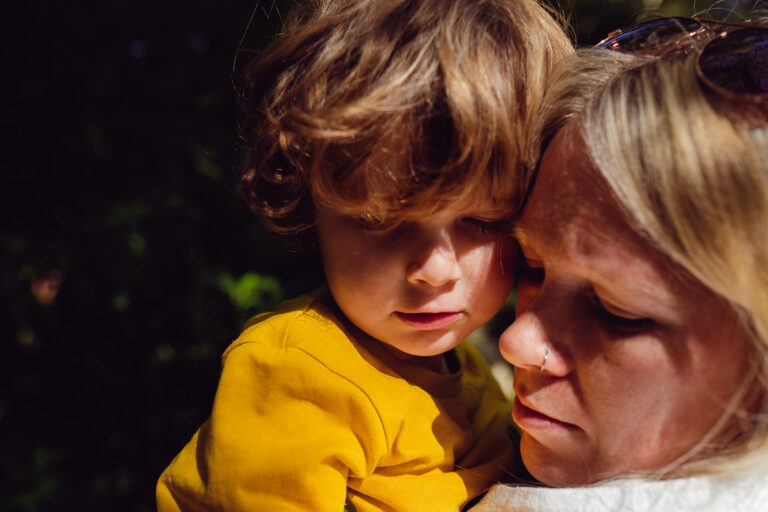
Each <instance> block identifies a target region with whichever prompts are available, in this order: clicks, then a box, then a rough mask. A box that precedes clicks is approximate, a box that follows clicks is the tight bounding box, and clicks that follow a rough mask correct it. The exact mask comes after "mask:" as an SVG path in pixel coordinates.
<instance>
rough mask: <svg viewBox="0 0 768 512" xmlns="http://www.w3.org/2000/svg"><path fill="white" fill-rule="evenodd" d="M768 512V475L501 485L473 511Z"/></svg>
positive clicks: (492, 489)
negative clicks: (563, 485)
mask: <svg viewBox="0 0 768 512" xmlns="http://www.w3.org/2000/svg"><path fill="white" fill-rule="evenodd" d="M618 511H620V512H656V511H658V512H768V475H761V476H750V477H746V478H745V477H741V478H738V479H724V478H708V477H695V478H678V479H672V480H656V481H651V480H640V479H626V480H616V481H611V482H603V483H601V484H597V485H594V486H590V487H568V488H558V489H555V488H549V487H518V486H509V485H500V484H497V485H495V486H493V487H492V488H491V489H490V490H489V491H488V493H487V494H486V495H485V497H483V499H482V500H481V501H480V502H479V503H478V504H477V505H475V506H474V507H472V508H471V509H470V512H618Z"/></svg>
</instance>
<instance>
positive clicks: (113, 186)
mask: <svg viewBox="0 0 768 512" xmlns="http://www.w3.org/2000/svg"><path fill="white" fill-rule="evenodd" d="M289 3H290V2H289V1H287V0H284V1H278V0H266V1H261V2H257V3H256V4H255V5H254V2H253V0H249V1H244V0H218V1H216V2H213V1H211V0H194V1H184V2H182V1H180V0H166V1H163V2H149V1H146V0H136V1H133V2H117V1H115V0H102V1H101V2H64V1H63V0H51V1H49V2H45V3H34V2H27V3H19V4H16V5H15V8H14V10H13V12H12V13H10V12H9V13H6V23H5V27H4V30H3V32H2V36H1V37H2V42H3V51H2V60H3V66H2V67H3V70H4V72H5V76H6V83H7V84H9V85H8V92H7V93H6V94H5V95H4V100H5V107H4V113H5V116H4V117H5V119H6V127H7V128H6V136H5V150H4V151H3V158H4V162H3V185H2V187H0V194H2V201H0V209H1V210H0V213H2V219H3V220H2V224H0V226H2V228H1V230H0V303H1V304H2V308H1V309H0V334H2V337H1V338H0V343H2V349H1V350H2V352H0V434H1V435H0V510H3V511H7V512H14V511H27V512H32V511H59V510H61V511H64V510H66V511H70V510H99V511H103V512H107V511H118V510H120V511H136V512H138V511H149V510H152V509H154V483H155V480H156V478H157V476H158V475H159V473H160V472H161V471H162V469H163V468H164V467H165V465H166V464H167V463H168V462H169V461H170V459H171V458H172V457H173V455H174V454H175V453H176V452H178V450H179V449H180V448H181V447H182V445H183V444H184V443H185V442H186V441H187V439H188V438H189V437H190V436H191V435H192V433H193V432H194V430H195V429H196V427H197V426H198V425H199V424H200V423H201V422H202V421H204V419H205V418H206V416H207V415H208V411H209V410H210V406H211V402H212V398H213V394H214V391H215V386H216V379H217V376H218V371H219V355H220V354H221V352H222V351H223V349H224V348H225V347H226V345H227V344H228V343H229V342H230V340H232V339H233V338H234V337H235V336H236V335H237V333H238V330H239V328H240V326H241V324H242V322H243V320H244V319H245V318H246V317H247V316H248V315H250V314H253V313H255V312H258V311H264V310H268V309H270V308H272V307H274V305H275V304H276V303H277V302H278V301H279V300H280V299H281V298H283V297H290V296H293V295H296V294H298V293H301V292H304V291H309V290H312V289H313V288H315V287H317V286H318V285H319V284H320V283H321V281H322V278H321V271H320V267H319V265H318V262H317V258H316V257H315V255H314V254H313V253H312V252H311V251H310V252H308V253H301V254H299V253H294V252H291V251H287V250H285V249H283V248H282V246H281V244H280V243H279V242H278V241H277V240H276V239H275V238H274V237H272V236H270V235H269V234H267V233H266V232H265V231H264V230H263V229H262V228H260V227H259V226H258V224H257V222H256V221H255V220H254V218H253V217H252V216H251V215H250V214H249V212H248V211H247V209H246V208H245V207H244V206H243V204H242V202H241V201H240V199H239V198H238V197H237V183H238V167H239V161H240V158H241V155H240V150H241V148H240V142H239V140H238V138H237V127H236V121H235V115H234V112H235V109H234V104H233V95H232V83H231V76H232V66H233V61H234V60H235V59H234V58H235V55H236V54H237V49H238V47H239V45H240V43H241V38H242V39H243V46H244V47H245V48H258V47H260V46H263V45H264V44H265V43H266V42H268V41H269V40H270V38H271V37H272V36H273V35H274V34H275V33H276V31H277V30H278V29H279V25H280V20H281V16H282V13H284V12H285V10H286V5H288V4H289ZM707 5H708V4H707ZM721 5H725V6H727V5H730V4H721ZM561 7H562V8H563V9H564V10H566V11H569V12H570V13H571V14H570V19H571V20H572V23H573V25H574V26H575V28H576V31H577V34H578V41H579V42H581V43H583V44H588V43H593V42H595V41H596V40H598V39H600V38H601V37H602V36H603V35H604V34H605V33H607V32H608V31H609V30H611V29H613V28H616V27H618V26H624V25H628V24H630V23H632V22H633V21H634V20H635V19H636V18H637V17H638V15H640V14H641V13H642V12H643V10H644V9H646V8H649V7H650V8H652V9H656V10H661V11H663V12H667V13H686V14H687V13H692V12H693V11H694V8H693V7H692V3H691V2H690V1H687V0H685V1H684V0H679V1H674V0H668V1H664V2H660V1H647V0H646V1H641V0H631V1H620V0H607V1H606V0H579V1H576V0H574V1H572V2H568V3H565V4H561ZM704 7H705V5H701V4H697V5H696V8H697V9H701V8H704ZM251 18H252V21H251V23H250V25H249V23H248V22H249V19H251ZM248 25H249V26H248ZM246 26H248V30H247V31H246V30H245V29H246ZM243 34H245V36H243ZM247 57H248V54H247V53H243V52H241V56H240V58H239V59H238V62H237V66H238V67H239V66H241V65H242V63H243V62H244V61H245V60H247Z"/></svg>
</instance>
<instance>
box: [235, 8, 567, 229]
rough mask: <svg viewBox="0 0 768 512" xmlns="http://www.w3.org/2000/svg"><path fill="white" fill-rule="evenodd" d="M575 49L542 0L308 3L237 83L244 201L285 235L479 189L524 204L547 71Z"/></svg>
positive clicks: (439, 203)
mask: <svg viewBox="0 0 768 512" xmlns="http://www.w3.org/2000/svg"><path fill="white" fill-rule="evenodd" d="M571 52H572V47H571V44H570V42H569V40H568V38H567V36H566V35H565V33H564V31H563V29H562V28H561V27H560V25H559V24H558V23H557V21H556V20H555V19H554V18H553V16H552V15H551V14H550V13H549V12H548V11H547V10H545V9H544V8H543V7H542V6H540V5H539V4H538V3H536V1H534V0H456V1H445V0H314V1H308V2H305V3H303V4H301V5H299V6H298V7H296V8H295V9H294V11H293V12H292V15H291V17H290V18H289V20H288V22H287V23H286V25H285V27H284V30H283V32H282V34H281V35H280V36H279V37H278V38H277V39H276V41H275V42H274V43H273V44H272V45H270V46H269V47H268V48H267V49H266V50H264V51H263V52H262V53H261V54H260V55H259V56H257V57H256V58H255V59H254V60H253V61H252V62H251V63H250V65H249V66H248V68H247V69H246V71H245V73H244V74H243V76H242V78H241V79H240V82H239V103H240V109H241V112H242V119H243V122H242V127H243V136H244V139H245V143H246V144H247V149H248V159H247V163H246V166H245V170H244V173H243V178H242V190H243V193H244V196H245V199H246V202H247V203H248V204H249V206H250V207H251V209H252V210H253V211H254V212H255V213H256V214H257V215H259V217H260V218H261V220H262V221H263V222H264V223H265V225H266V226H267V227H268V228H270V229H272V230H274V231H277V232H283V233H297V232H300V231H302V230H304V229H307V228H308V227H311V226H312V225H313V223H314V209H315V206H316V205H323V206H326V207H330V208H333V209H335V210H337V211H346V212H350V213H354V214H355V215H360V216H362V217H364V218H365V217H367V218H370V219H371V220H374V221H375V220H377V219H388V218H391V217H395V218H404V217H414V216H419V215H422V214H424V213H429V212H433V211H435V210H438V209H440V208H441V207H443V206H444V205H445V203H446V202H447V201H451V200H455V199H457V198H459V197H461V196H464V195H465V194H467V193H469V192H472V191H473V189H478V187H480V188H479V189H478V190H480V191H482V192H484V193H485V194H486V196H485V197H486V198H487V200H488V201H489V202H497V203H501V204H509V205H510V208H512V209H514V208H515V207H516V205H517V204H518V203H519V202H521V201H522V198H523V187H524V184H525V182H526V168H525V166H524V163H525V162H524V160H525V155H526V154H527V148H526V146H525V145H526V143H527V141H528V134H529V133H530V130H531V126H532V121H533V118H534V114H535V113H536V112H537V110H538V107H539V105H540V100H541V97H542V96H543V92H544V82H545V79H546V78H547V77H548V75H549V74H550V73H551V71H552V69H553V68H554V64H555V63H556V62H557V61H559V60H560V58H561V57H563V56H564V55H566V54H569V53H571ZM390 220H391V219H390Z"/></svg>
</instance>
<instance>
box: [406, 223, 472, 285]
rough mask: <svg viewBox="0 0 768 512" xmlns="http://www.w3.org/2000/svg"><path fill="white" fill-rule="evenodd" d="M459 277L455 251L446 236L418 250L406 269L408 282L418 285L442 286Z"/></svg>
mask: <svg viewBox="0 0 768 512" xmlns="http://www.w3.org/2000/svg"><path fill="white" fill-rule="evenodd" d="M461 276H462V271H461V265H460V264H459V258H458V256H457V254H456V249H455V248H454V246H453V244H452V243H451V240H450V237H448V236H447V235H443V236H440V237H438V238H437V239H436V240H434V241H433V242H431V243H429V244H427V245H426V246H422V247H421V248H419V250H417V251H416V255H415V256H414V258H413V259H412V261H411V262H410V263H409V264H408V267H407V269H406V277H407V279H408V281H409V282H410V283H412V284H419V285H423V284H427V285H429V286H443V285H446V284H448V283H451V282H454V281H458V280H459V279H461Z"/></svg>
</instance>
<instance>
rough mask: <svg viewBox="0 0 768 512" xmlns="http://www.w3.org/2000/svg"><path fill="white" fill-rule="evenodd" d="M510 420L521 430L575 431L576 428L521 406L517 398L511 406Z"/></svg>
mask: <svg viewBox="0 0 768 512" xmlns="http://www.w3.org/2000/svg"><path fill="white" fill-rule="evenodd" d="M512 418H513V419H514V420H515V423H517V425H518V426H519V427H520V428H522V429H523V430H542V429H552V428H566V429H569V430H570V429H575V428H578V427H576V426H575V425H572V424H570V423H565V422H564V421H560V420H556V419H555V418H552V417H550V416H547V415H546V414H542V413H540V412H538V411H535V410H533V409H531V408H530V407H528V406H526V405H525V404H523V402H521V401H520V398H519V397H515V403H514V405H513V406H512Z"/></svg>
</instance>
